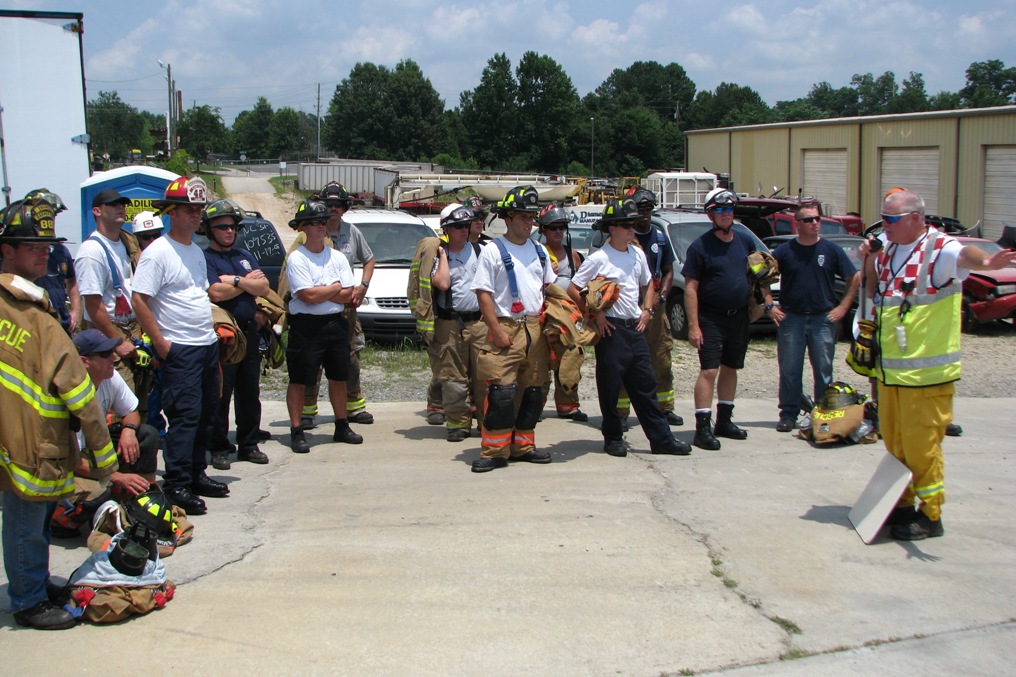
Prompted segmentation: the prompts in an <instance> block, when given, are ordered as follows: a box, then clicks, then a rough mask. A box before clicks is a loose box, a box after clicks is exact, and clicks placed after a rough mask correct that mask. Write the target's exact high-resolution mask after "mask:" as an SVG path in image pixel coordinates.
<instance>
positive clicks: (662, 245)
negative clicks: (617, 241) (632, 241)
mask: <svg viewBox="0 0 1016 677" xmlns="http://www.w3.org/2000/svg"><path fill="white" fill-rule="evenodd" d="M635 237H636V239H638V241H639V245H640V246H641V247H642V251H643V253H645V255H646V263H648V264H649V274H650V275H651V276H652V277H654V278H655V277H656V271H657V270H660V271H661V272H660V274H661V275H662V274H663V272H662V271H663V268H664V267H665V266H666V265H667V264H670V265H673V264H674V261H675V259H676V257H675V256H674V250H673V249H671V248H670V243H669V242H668V241H667V236H666V235H664V234H663V232H662V231H661V230H660V229H659V228H657V227H656V226H650V227H649V232H647V233H640V232H639V231H638V230H636V231H635ZM657 266H659V267H658V268H657Z"/></svg>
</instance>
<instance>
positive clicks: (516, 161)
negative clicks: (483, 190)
mask: <svg viewBox="0 0 1016 677" xmlns="http://www.w3.org/2000/svg"><path fill="white" fill-rule="evenodd" d="M1012 103H1016V67H1006V66H1005V64H1004V63H1003V62H1002V61H1000V60H995V59H993V60H988V61H980V62H974V63H972V64H971V65H970V67H969V68H967V70H966V84H965V86H964V87H963V88H962V89H960V90H959V91H958V92H939V93H937V94H934V95H929V94H928V93H927V91H926V89H925V85H924V78H923V76H922V75H921V73H917V72H911V73H910V74H909V75H908V76H907V77H905V78H904V79H903V80H902V81H901V82H898V81H897V78H896V75H895V74H894V73H893V72H892V71H886V72H885V73H883V74H882V75H878V76H876V75H873V74H872V73H865V74H858V75H854V76H853V77H852V78H851V80H850V84H849V85H844V86H841V87H835V86H833V85H832V84H830V83H828V82H820V83H816V84H813V85H812V86H811V89H810V90H809V92H808V94H807V95H806V96H803V97H801V98H798V99H794V100H791V101H779V102H777V103H776V105H775V106H769V105H768V104H767V103H766V102H765V101H763V100H762V97H761V96H760V95H759V94H758V92H756V91H755V90H753V89H752V88H751V87H747V86H743V85H738V84H734V83H727V82H724V83H721V84H720V85H719V86H717V87H716V88H715V89H714V90H712V91H697V90H696V86H695V83H694V82H693V81H692V80H691V78H689V77H688V75H687V73H686V72H685V70H684V68H682V67H681V66H680V65H679V64H677V63H670V64H667V65H662V64H659V63H657V62H655V61H638V62H636V63H633V64H632V65H631V66H629V67H628V68H625V69H615V70H614V71H613V72H612V73H611V74H610V75H609V76H608V77H607V79H606V80H604V81H603V83H602V84H601V85H600V86H599V87H597V88H596V90H595V91H593V92H590V93H589V94H587V95H586V96H584V97H581V98H580V97H579V95H578V92H577V91H576V89H575V86H574V85H573V84H572V81H571V78H569V77H568V75H567V73H565V71H564V69H563V68H562V67H561V66H560V65H559V64H558V63H557V62H556V61H555V60H554V59H552V58H551V57H549V56H545V55H541V54H537V53H536V52H526V53H525V54H524V55H523V56H522V58H521V59H520V60H519V62H518V64H516V65H514V66H513V64H512V62H511V60H510V59H509V58H508V57H507V56H506V55H505V54H504V53H498V54H495V55H494V56H492V57H491V58H490V59H489V60H488V62H487V65H486V67H485V68H484V69H483V73H482V74H481V76H480V82H479V84H478V85H477V86H476V87H475V88H473V89H471V90H469V91H465V92H463V93H462V94H461V95H460V97H459V101H458V105H457V106H456V107H455V108H453V109H450V110H449V109H446V106H445V103H444V101H442V100H441V98H440V96H438V93H437V91H436V90H435V89H434V86H433V85H432V84H431V82H430V80H429V79H428V78H427V77H426V75H424V73H423V71H422V70H421V69H420V67H419V65H417V64H416V62H414V61H413V60H412V59H406V60H403V61H401V62H399V63H398V64H397V65H396V66H395V67H394V68H388V67H387V66H383V65H377V64H373V63H358V64H356V66H354V67H353V69H352V70H351V71H350V73H349V75H348V76H347V77H346V78H345V79H343V80H342V81H341V82H340V83H339V84H338V85H337V86H336V88H335V92H334V94H333V95H332V98H331V101H330V102H329V105H328V109H327V113H326V114H325V115H324V116H323V117H322V119H321V145H322V152H323V153H324V154H329V153H333V154H335V155H336V156H338V157H345V158H364V159H372V160H401V161H414V162H433V163H436V164H440V165H443V166H445V167H446V168H449V169H458V170H465V171H508V172H540V173H549V174H557V173H562V174H569V175H578V176H588V175H592V174H596V175H600V176H637V175H642V174H644V173H645V172H646V171H647V170H649V169H654V168H671V167H680V166H683V164H684V133H685V132H686V131H689V130H694V129H709V128H716V127H730V126H736V125H746V124H763V123H771V122H789V121H799V120H816V119H823V118H835V117H849V116H864V115H880V114H886V113H915V112H921V111H931V110H950V109H957V108H981V107H986V106H998V105H1005V104H1012ZM87 115H88V124H89V131H90V134H91V137H92V141H91V143H92V150H93V152H94V153H95V154H98V155H101V154H104V153H105V154H108V155H109V156H111V157H112V158H114V159H117V158H123V157H126V156H127V154H128V153H129V151H130V149H134V148H137V149H140V150H142V152H143V153H145V154H146V155H150V154H152V152H153V150H154V149H155V148H156V147H157V146H158V143H159V141H160V139H159V138H157V136H158V134H153V133H152V130H156V131H157V132H158V131H159V130H160V128H164V127H165V120H164V118H163V117H162V116H159V115H156V114H153V113H148V112H145V111H138V110H137V109H135V108H134V107H133V106H130V105H129V104H127V103H125V102H123V101H122V100H121V99H120V97H119V95H118V94H117V93H116V92H115V91H112V92H110V91H101V92H99V95H98V97H97V98H96V99H95V100H92V101H89V102H88V106H87ZM317 124H318V123H317V118H316V117H315V116H314V115H311V114H308V113H304V112H301V111H297V110H294V109H292V108H289V107H283V108H279V109H277V110H276V109H273V108H272V106H271V104H270V103H269V102H268V100H267V99H266V98H264V97H261V98H259V99H258V100H257V102H256V103H255V104H254V106H253V108H252V109H251V110H245V111H243V112H241V113H240V114H239V115H237V117H236V119H235V120H234V121H233V124H232V126H231V127H227V126H226V125H225V123H224V122H223V119H222V115H221V111H220V110H219V109H218V108H215V107H213V106H209V105H201V106H197V105H195V106H193V107H192V108H190V109H188V110H186V111H184V112H183V113H182V115H181V118H180V120H179V122H178V124H177V135H178V138H179V146H180V148H182V149H184V150H185V151H186V152H187V153H188V154H189V155H190V156H193V157H195V158H198V159H200V160H202V161H205V160H207V159H208V157H209V155H210V154H221V155H228V156H232V157H237V156H239V155H240V154H241V153H244V154H246V155H247V157H248V158H259V159H276V160H313V159H315V158H316V156H317V134H318V132H317Z"/></svg>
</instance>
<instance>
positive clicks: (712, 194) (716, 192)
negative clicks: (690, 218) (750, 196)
mask: <svg viewBox="0 0 1016 677" xmlns="http://www.w3.org/2000/svg"><path fill="white" fill-rule="evenodd" d="M736 204H737V195H735V194H734V193H733V192H731V191H730V190H729V189H727V188H713V189H712V190H711V191H709V192H708V193H706V201H705V204H704V205H702V206H703V207H704V208H705V210H706V211H709V210H711V209H715V208H716V207H727V206H730V207H733V206H734V205H736Z"/></svg>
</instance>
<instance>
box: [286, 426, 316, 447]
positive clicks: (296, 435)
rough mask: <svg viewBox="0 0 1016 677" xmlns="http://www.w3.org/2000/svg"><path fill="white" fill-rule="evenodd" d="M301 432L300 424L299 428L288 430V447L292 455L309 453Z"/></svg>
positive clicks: (305, 439)
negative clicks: (291, 450)
mask: <svg viewBox="0 0 1016 677" xmlns="http://www.w3.org/2000/svg"><path fill="white" fill-rule="evenodd" d="M311 421H313V419H311ZM303 430H304V429H303V425H302V422H301V425H300V427H299V428H290V429H289V437H290V442H289V446H290V447H291V448H292V449H293V453H294V454H306V453H308V452H309V451H310V445H309V444H307V437H306V436H305V435H304V434H303Z"/></svg>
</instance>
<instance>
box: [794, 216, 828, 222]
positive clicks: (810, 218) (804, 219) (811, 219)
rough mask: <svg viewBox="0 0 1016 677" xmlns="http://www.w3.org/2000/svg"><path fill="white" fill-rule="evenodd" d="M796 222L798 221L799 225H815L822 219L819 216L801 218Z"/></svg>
mask: <svg viewBox="0 0 1016 677" xmlns="http://www.w3.org/2000/svg"><path fill="white" fill-rule="evenodd" d="M797 220H798V221H800V222H801V223H815V222H816V221H821V220H822V217H821V216H801V217H799V218H798V219H797Z"/></svg>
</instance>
